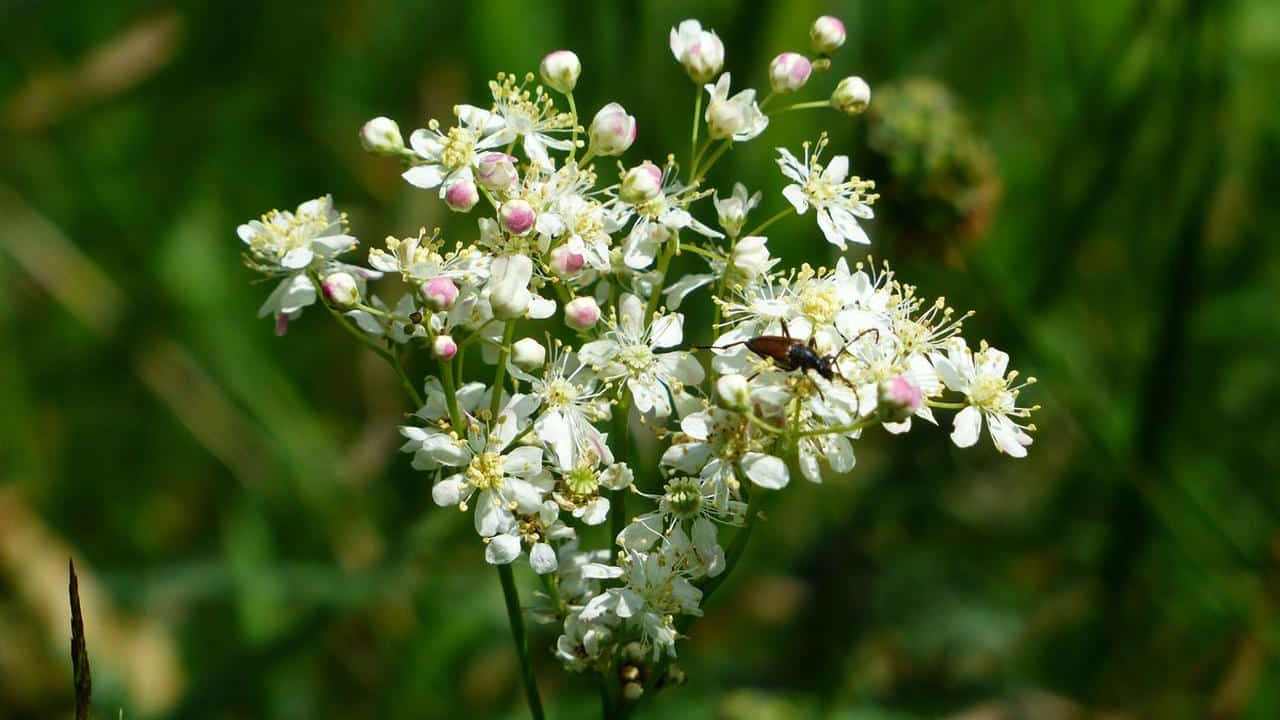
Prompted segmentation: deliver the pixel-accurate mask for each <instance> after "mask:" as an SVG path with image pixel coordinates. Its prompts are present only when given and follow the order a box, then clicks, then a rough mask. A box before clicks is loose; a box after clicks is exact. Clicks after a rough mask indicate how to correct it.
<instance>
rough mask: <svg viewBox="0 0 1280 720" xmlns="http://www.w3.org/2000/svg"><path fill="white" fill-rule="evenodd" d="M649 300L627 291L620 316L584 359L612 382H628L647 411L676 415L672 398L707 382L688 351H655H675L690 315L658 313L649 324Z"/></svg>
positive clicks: (641, 408)
mask: <svg viewBox="0 0 1280 720" xmlns="http://www.w3.org/2000/svg"><path fill="white" fill-rule="evenodd" d="M644 309H645V307H644V302H643V301H641V300H640V298H638V297H636V296H635V295H632V294H630V293H626V294H624V295H623V296H622V301H621V302H620V303H619V311H618V317H617V319H616V321H615V322H614V323H613V325H612V327H611V328H610V329H609V331H608V332H607V333H605V336H604V338H603V339H600V340H595V341H593V342H589V343H587V344H586V345H583V346H582V349H581V350H580V351H579V357H580V358H581V359H582V361H583V362H584V363H587V364H589V365H591V366H592V367H593V368H595V370H596V372H597V373H598V374H599V375H600V376H601V377H602V378H604V379H606V380H615V379H621V380H625V382H626V387H627V390H629V391H630V392H631V397H632V399H633V400H634V401H635V407H636V409H637V410H639V411H640V412H641V413H645V414H648V413H653V415H654V416H656V417H659V418H665V417H667V416H669V415H671V401H670V397H669V394H670V393H672V392H674V391H676V390H678V389H680V388H681V387H682V386H684V385H697V384H698V383H701V382H702V378H703V371H702V365H700V364H699V363H698V360H697V359H696V358H694V357H693V356H692V355H690V354H689V353H687V352H683V351H671V352H666V353H661V354H657V353H655V351H657V350H664V349H668V348H674V347H675V346H677V345H679V344H680V343H681V342H682V341H683V340H684V330H683V328H684V316H683V315H681V314H680V313H672V314H669V315H658V316H657V317H655V318H652V322H647V320H649V319H648V318H645V317H644Z"/></svg>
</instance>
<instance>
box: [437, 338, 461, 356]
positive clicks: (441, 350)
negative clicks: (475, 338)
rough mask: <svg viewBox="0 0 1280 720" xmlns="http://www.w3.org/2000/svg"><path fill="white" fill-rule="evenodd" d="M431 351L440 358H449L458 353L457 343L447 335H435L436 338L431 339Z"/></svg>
mask: <svg viewBox="0 0 1280 720" xmlns="http://www.w3.org/2000/svg"><path fill="white" fill-rule="evenodd" d="M431 352H432V353H434V354H435V356H436V357H438V358H440V359H441V360H449V359H451V358H453V356H454V355H457V354H458V343H456V342H454V341H453V338H452V337H450V336H448V335H437V336H436V339H435V340H433V341H431Z"/></svg>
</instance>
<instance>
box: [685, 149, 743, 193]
mask: <svg viewBox="0 0 1280 720" xmlns="http://www.w3.org/2000/svg"><path fill="white" fill-rule="evenodd" d="M708 147H710V145H708ZM731 147H733V141H732V140H725V141H724V144H723V145H721V146H720V147H718V148H716V151H715V152H713V153H711V157H709V158H707V162H706V163H704V164H703V165H702V166H701V167H699V168H698V172H697V173H695V174H694V176H693V180H691V181H690V183H689V184H690V185H694V184H697V183H698V182H701V181H702V178H704V177H706V175H707V173H709V172H711V168H713V167H715V164H716V163H717V162H719V161H720V158H721V157H723V156H724V154H725V153H727V152H729V148H731Z"/></svg>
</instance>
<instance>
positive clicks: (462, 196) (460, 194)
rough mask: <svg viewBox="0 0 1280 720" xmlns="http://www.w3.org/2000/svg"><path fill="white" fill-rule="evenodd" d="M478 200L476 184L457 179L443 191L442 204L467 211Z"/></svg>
mask: <svg viewBox="0 0 1280 720" xmlns="http://www.w3.org/2000/svg"><path fill="white" fill-rule="evenodd" d="M478 202H480V192H479V191H478V190H476V184H475V183H473V182H471V181H470V180H459V181H457V182H455V183H453V184H452V185H450V186H449V189H448V190H445V191H444V204H445V205H448V206H449V209H450V210H456V211H458V212H469V211H470V210H471V208H473V207H475V206H476V203H478Z"/></svg>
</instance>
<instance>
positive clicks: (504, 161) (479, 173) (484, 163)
mask: <svg viewBox="0 0 1280 720" xmlns="http://www.w3.org/2000/svg"><path fill="white" fill-rule="evenodd" d="M476 180H478V181H480V184H481V185H483V186H484V187H485V188H486V189H488V190H493V191H501V190H506V189H507V188H510V187H511V186H512V185H515V184H516V181H517V180H519V177H518V176H517V174H516V163H515V158H513V157H511V156H510V155H507V154H506V153H500V152H489V153H485V154H483V155H481V156H480V159H479V162H478V163H477V165H476Z"/></svg>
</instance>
